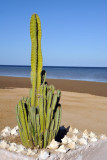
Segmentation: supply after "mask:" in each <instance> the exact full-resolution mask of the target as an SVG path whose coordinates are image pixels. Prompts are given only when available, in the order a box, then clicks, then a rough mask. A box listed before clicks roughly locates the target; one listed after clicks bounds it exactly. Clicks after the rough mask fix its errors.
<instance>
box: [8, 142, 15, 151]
mask: <svg viewBox="0 0 107 160" xmlns="http://www.w3.org/2000/svg"><path fill="white" fill-rule="evenodd" d="M8 150H9V151H14V152H15V151H17V145H16V143H10V146H9V148H8Z"/></svg>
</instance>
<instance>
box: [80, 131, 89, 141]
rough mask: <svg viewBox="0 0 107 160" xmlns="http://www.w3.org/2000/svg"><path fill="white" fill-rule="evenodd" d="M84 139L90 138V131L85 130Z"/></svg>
mask: <svg viewBox="0 0 107 160" xmlns="http://www.w3.org/2000/svg"><path fill="white" fill-rule="evenodd" d="M82 137H83V138H86V139H88V138H89V134H88V131H87V130H85V131H84V132H83V135H82Z"/></svg>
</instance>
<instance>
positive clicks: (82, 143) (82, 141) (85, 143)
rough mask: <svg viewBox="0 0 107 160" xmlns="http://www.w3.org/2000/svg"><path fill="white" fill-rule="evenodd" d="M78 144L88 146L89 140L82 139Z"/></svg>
mask: <svg viewBox="0 0 107 160" xmlns="http://www.w3.org/2000/svg"><path fill="white" fill-rule="evenodd" d="M78 142H79V144H80V145H87V144H88V142H87V140H86V139H85V138H80V139H79V140H78Z"/></svg>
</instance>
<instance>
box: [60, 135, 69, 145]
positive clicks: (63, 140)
mask: <svg viewBox="0 0 107 160" xmlns="http://www.w3.org/2000/svg"><path fill="white" fill-rule="evenodd" d="M61 141H62V143H63V144H68V137H67V136H66V135H65V136H64V138H63V139H61Z"/></svg>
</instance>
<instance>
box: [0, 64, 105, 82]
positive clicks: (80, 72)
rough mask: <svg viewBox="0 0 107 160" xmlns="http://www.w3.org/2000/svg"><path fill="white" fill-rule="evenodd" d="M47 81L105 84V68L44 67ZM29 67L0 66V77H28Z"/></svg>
mask: <svg viewBox="0 0 107 160" xmlns="http://www.w3.org/2000/svg"><path fill="white" fill-rule="evenodd" d="M43 69H44V70H45V71H46V73H47V78H48V79H68V80H81V81H93V82H105V83H107V67H64V66H61V67H60V66H44V67H43ZM30 72H31V66H18V65H0V76H10V77H30Z"/></svg>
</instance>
